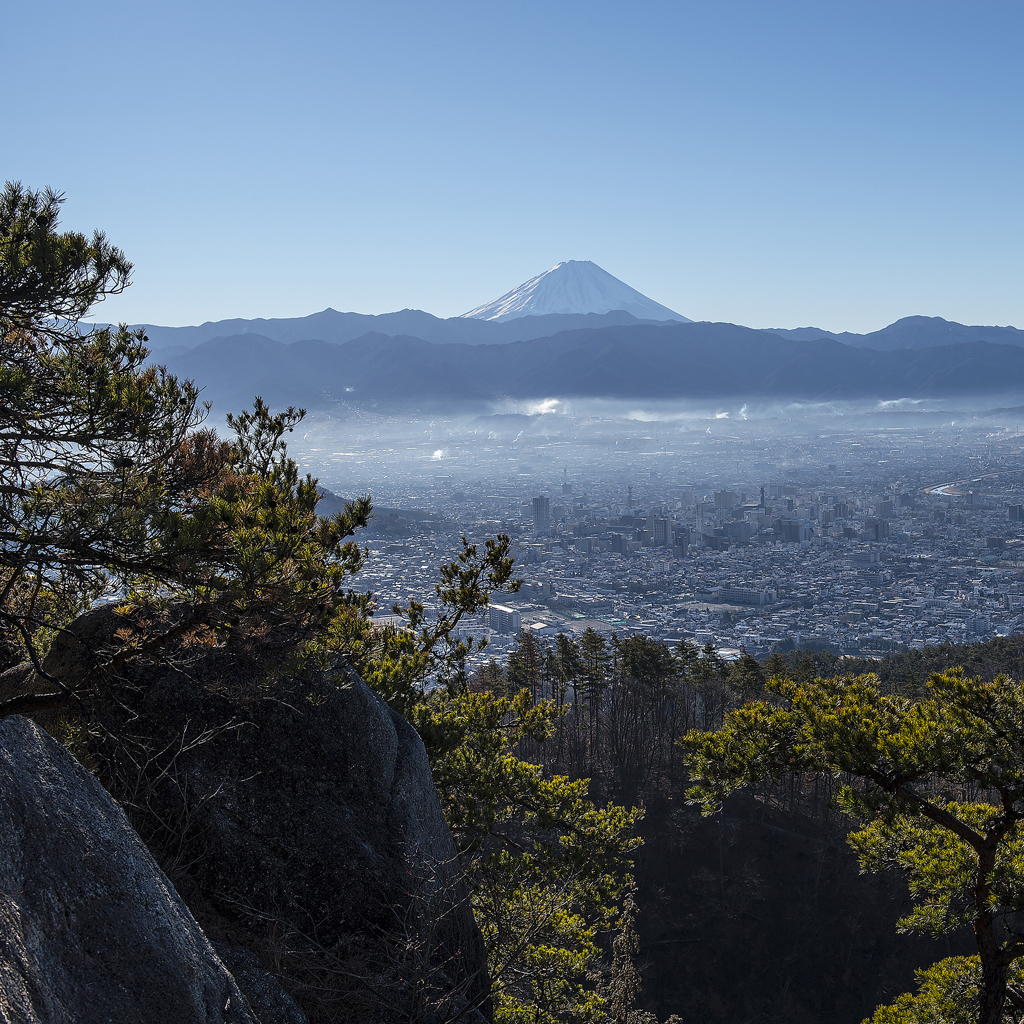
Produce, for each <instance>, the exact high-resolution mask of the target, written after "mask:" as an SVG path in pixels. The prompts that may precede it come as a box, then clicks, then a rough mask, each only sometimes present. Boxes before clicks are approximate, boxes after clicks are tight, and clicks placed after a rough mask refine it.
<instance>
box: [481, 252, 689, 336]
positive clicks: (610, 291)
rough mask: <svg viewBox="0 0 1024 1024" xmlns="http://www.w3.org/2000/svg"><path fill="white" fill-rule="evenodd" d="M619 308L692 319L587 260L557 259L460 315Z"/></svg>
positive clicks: (506, 316) (501, 316) (643, 315)
mask: <svg viewBox="0 0 1024 1024" xmlns="http://www.w3.org/2000/svg"><path fill="white" fill-rule="evenodd" d="M620 309H621V310H624V311H625V312H627V313H630V314H632V315H633V316H635V317H637V318H638V319H640V320H676V321H678V322H680V323H684V324H690V323H693V321H692V320H690V319H689V318H687V317H685V316H680V315H679V314H678V313H675V312H673V311H672V310H671V309H669V308H668V307H667V306H663V305H661V304H660V303H658V302H655V301H654V300H653V299H649V298H648V297H647V296H646V295H643V294H641V293H640V292H638V291H637V290H636V289H635V288H630V286H629V285H628V284H626V283H625V282H623V281H620V280H619V279H618V278H617V277H612V275H611V274H609V273H608V271H607V270H602V269H601V268H600V267H599V266H598V265H597V264H596V263H591V262H590V260H567V261H566V262H564V263H559V264H558V265H557V266H554V267H552V268H551V269H550V270H545V271H544V273H543V274H538V275H537V276H536V277H534V278H531V279H530V280H529V281H526V282H524V283H523V284H521V285H520V286H519V287H518V288H513V289H512V291H510V292H506V293H505V294H504V295H502V296H500V297H498V298H497V299H494V300H493V301H492V302H488V303H487V304H486V305H483V306H477V308H476V309H471V310H470V311H469V312H468V313H463V314H462V317H463V318H464V319H465V318H469V319H473V320H499V321H501V320H512V319H515V318H516V317H521V316H547V315H549V314H552V313H559V314H564V313H610V312H612V311H613V310H620Z"/></svg>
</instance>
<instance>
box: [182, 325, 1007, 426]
mask: <svg viewBox="0 0 1024 1024" xmlns="http://www.w3.org/2000/svg"><path fill="white" fill-rule="evenodd" d="M166 362H167V363H168V365H169V367H170V368H171V369H172V370H174V371H175V372H177V373H179V374H182V375H184V376H187V377H190V378H192V379H194V380H196V381H197V382H199V383H200V384H201V385H203V386H204V387H205V389H206V391H205V397H209V398H211V399H213V400H214V402H215V403H216V405H217V406H218V408H224V409H227V408H237V407H241V406H244V405H248V404H249V403H250V402H251V401H252V397H253V395H255V394H259V395H262V396H263V398H264V399H265V400H266V401H268V402H269V403H270V404H271V405H274V406H281V405H288V404H294V405H303V406H305V407H306V408H308V409H311V410H313V409H323V410H329V409H332V408H337V407H339V406H340V405H363V404H370V405H377V406H378V407H383V408H393V409H404V408H419V409H426V408H447V409H453V408H455V407H456V406H459V405H464V406H467V407H468V406H472V407H481V406H483V405H486V404H488V403H491V402H494V401H495V400H497V399H502V398H505V399H507V398H514V399H519V400H524V401H525V400H530V399H541V398H550V397H561V398H597V397H601V398H623V399H651V400H670V399H731V398H735V399H743V400H746V401H751V400H754V401H758V400H765V401H769V400H775V399H803V400H813V401H829V400H846V401H857V400H869V401H877V400H892V399H899V398H914V399H917V398H946V397H966V396H980V395H986V394H990V395H992V394H1006V393H1011V392H1024V348H1022V347H1020V346H1017V345H1001V344H993V343H991V342H986V341H970V342H966V343H962V344H954V345H943V346H933V347H930V348H921V349H915V348H897V349H893V350H892V351H888V352H884V351H879V350H877V349H872V348H866V347H857V346H853V345H849V344H844V343H842V342H838V341H835V340H833V339H831V338H818V339H816V340H807V341H800V340H791V339H788V338H783V337H780V336H778V335H777V334H772V333H768V332H765V331H761V330H753V329H750V328H746V327H738V326H736V325H734V324H713V323H689V324H684V323H675V324H660V325H652V324H641V323H633V324H620V325H611V326H605V327H600V328H596V329H593V328H592V329H581V330H572V331H563V332H560V333H558V334H555V335H552V336H551V337H547V338H535V339H530V340H526V341H515V342H510V343H508V344H504V345H467V344H444V343H434V342H429V341H426V340H424V339H422V338H416V337H410V336H401V335H400V336H387V335H383V334H379V333H368V334H365V335H363V336H362V337H359V338H356V339H353V340H351V341H347V342H344V343H341V344H338V343H331V342H328V341H324V340H306V341H297V342H293V343H291V344H286V343H282V342H280V341H277V340H275V339H272V338H268V337H265V336H262V335H254V334H241V335H234V336H231V337H226V338H216V339H212V340H211V341H208V342H205V343H203V344H202V345H200V346H197V347H196V348H194V349H192V350H191V351H188V352H185V353H182V354H179V355H176V356H174V357H172V358H169V359H167V360H166Z"/></svg>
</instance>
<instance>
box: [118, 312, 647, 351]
mask: <svg viewBox="0 0 1024 1024" xmlns="http://www.w3.org/2000/svg"><path fill="white" fill-rule="evenodd" d="M660 322H661V321H651V320H641V319H638V318H637V317H635V316H633V315H632V314H631V313H627V312H625V311H624V310H613V311H611V312H608V313H555V314H549V315H546V316H522V317H517V318H515V319H513V320H508V321H505V322H500V323H499V322H498V321H494V320H476V319H466V318H465V317H452V318H450V319H442V318H441V317H436V316H433V315H432V314H431V313H425V312H424V311H423V310H421V309H403V310H399V311H398V312H396V313H380V314H370V313H339V312H338V311H337V310H336V309H330V308H327V309H325V310H322V311H321V312H319V313H312V314H310V315H309V316H301V317H290V318H275V319H272V320H264V319H254V320H243V319H234V320H216V321H207V322H206V323H205V324H200V325H198V326H196V327H160V326H158V325H156V324H135V325H133V326H135V327H141V328H142V329H143V330H145V332H146V336H147V337H148V338H149V345H150V348H151V349H152V350H153V352H154V353H155V354H156V355H157V356H160V355H162V354H163V353H172V352H184V351H187V350H188V349H192V348H195V347H196V346H197V345H202V344H203V343H204V342H207V341H211V340H212V339H213V338H225V337H231V336H233V335H236V334H259V335H262V336H263V337H265V338H272V339H273V340H274V341H280V342H283V343H284V344H290V343H292V342H295V341H311V340H315V341H327V342H332V343H334V344H342V343H344V342H346V341H352V340H353V339H355V338H359V337H361V336H362V335H364V334H368V333H373V334H382V335H386V336H388V337H401V336H412V337H416V338H422V339H423V340H424V341H431V342H441V343H449V344H461V345H505V344H508V343H509V342H513V341H529V340H531V339H533V338H546V337H550V336H551V335H552V334H557V333H558V332H560V331H566V330H574V329H578V328H584V327H606V326H610V325H613V324H643V323H660Z"/></svg>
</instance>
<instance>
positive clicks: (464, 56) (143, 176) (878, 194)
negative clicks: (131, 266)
mask: <svg viewBox="0 0 1024 1024" xmlns="http://www.w3.org/2000/svg"><path fill="white" fill-rule="evenodd" d="M1022 43H1024V5H1022V4H1020V3H1019V2H1005V3H986V2H984V0H981V2H978V0H975V2H972V3H966V2H964V3H943V2H936V0H930V2H901V0H885V2H865V0H858V2H856V3H845V2H831V0H828V2H821V0H815V2H809V3H779V2H773V0H757V2H731V0H715V2H710V0H703V2H701V3H691V2H679V0H677V2H674V3H660V2H659V3H645V2H642V0H640V2H632V3H609V2H601V0H587V2H577V0H548V2H545V3H522V2H506V3H501V4H497V3H486V2H480V0H476V2H471V3H461V2H458V3H456V2H443V0H442V2H433V3H429V4H426V3H392V2H387V0H384V2H381V0H375V2H374V3H366V2H363V3H359V4H353V3H346V2H331V3H320V2H303V0H293V2H291V3H289V4H284V3H277V4H270V3H261V2H259V0H247V2H245V3H241V2H223V0H206V2H204V3H193V2H191V0H177V2H175V3H174V4H170V3H138V2H135V3H121V2H116V3H114V2H105V0H92V2H90V3H88V4H83V3H81V2H75V3H71V2H65V0H61V2H47V0H34V2H33V3H31V4H28V3H21V4H17V5H12V7H11V8H10V9H9V10H8V11H7V12H6V14H5V22H4V28H3V50H4V61H3V63H2V64H0V81H2V86H3V92H4V97H5V113H4V121H5V125H4V127H5V131H4V144H3V157H4V158H3V173H4V177H6V178H10V179H20V180H22V181H23V182H25V183H26V184H28V185H31V186H34V187H38V186H42V185H52V186H54V187H55V188H58V189H61V190H63V191H64V192H66V193H67V197H68V201H67V204H66V206H65V213H64V224H65V226H68V227H76V228H81V229H92V228H93V227H101V228H103V229H105V230H106V231H107V233H108V235H109V236H110V237H111V239H112V240H113V241H114V242H115V243H117V244H118V245H120V246H121V247H122V248H123V249H125V251H126V252H127V254H128V256H129V258H130V259H132V260H133V261H134V262H135V265H136V271H135V279H134V280H135V283H134V284H133V286H132V288H131V289H130V290H129V291H128V292H127V293H126V294H125V295H124V296H122V297H120V298H117V299H114V300H110V301H109V302H108V303H107V304H106V306H105V307H104V308H102V309H101V310H98V311H97V312H99V313H101V315H102V317H103V318H104V319H123V320H129V321H132V322H140V321H145V322H151V323H161V324H186V323H199V322H202V321H204V320H211V319H220V318H223V317H230V316H245V317H250V316H297V315H302V314H305V313H310V312H313V311H314V310H318V309H323V308H324V307H326V306H333V307H334V308H336V309H342V310H356V311H359V312H367V313H380V312H386V311H388V310H392V309H398V308H402V307H405V306H411V307H418V308H421V309H426V310H429V311H430V312H433V313H436V314H438V315H441V316H450V315H455V314H458V313H462V312H464V311H466V310H467V309H470V308H472V307H474V306H476V305H479V304H480V303H482V302H485V301H487V300H489V299H491V298H494V297H495V296H496V295H498V294H500V293H502V292H504V291H507V290H508V289H509V288H512V287H514V286H515V285H517V284H519V283H520V282H521V281H524V280H526V279H527V278H529V277H532V276H534V275H535V274H537V273H539V272H541V271H542V270H545V269H547V268H548V267H550V266H551V265H553V264H554V263H557V262H559V261H561V260H564V259H590V260H593V261H595V262H596V263H598V264H600V265H601V266H602V267H604V268H605V269H606V270H608V271H609V272H611V273H612V274H615V275H616V276H617V277H620V278H622V279H623V280H624V281H626V282H627V283H628V284H631V285H632V286H633V287H635V288H638V289H639V290H640V291H642V292H645V293H646V294H648V295H650V296H651V297H652V298H653V299H655V300H657V301H658V302H661V303H664V304H665V305H667V306H670V307H672V308H674V309H676V310H677V311H679V312H680V313H683V314H685V315H687V316H690V317H692V318H694V319H702V320H704V319H706V320H726V321H732V322H734V323H743V324H749V325H751V326H756V327H759V326H784V327H795V326H804V325H811V324H813V325H815V326H820V327H825V328H828V329H831V330H856V331H867V330H875V329H877V328H879V327H882V326H884V325H885V324H886V323H889V322H891V321H893V320H895V319H897V318H898V317H901V316H906V315H910V314H915V313H921V314H926V315H933V316H944V317H946V318H948V319H952V320H958V321H960V322H963V323H985V324H991V323H998V324H1008V323H1009V324H1014V325H1016V326H1020V327H1024V289H1022V288H1021V287H1020V279H1021V273H1022V270H1024V197H1022V195H1024V190H1022V178H1024V174H1022V171H1024V160H1022V156H1024V132H1022V127H1024V125H1022V103H1024V89H1022V86H1024V61H1022V59H1021V53H1022Z"/></svg>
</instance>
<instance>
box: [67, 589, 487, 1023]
mask: <svg viewBox="0 0 1024 1024" xmlns="http://www.w3.org/2000/svg"><path fill="white" fill-rule="evenodd" d="M105 616H109V612H107V611H105V610H104V609H98V610H96V611H94V612H90V613H89V614H88V615H86V616H83V617H82V619H81V620H79V622H78V623H76V624H74V625H73V627H72V633H79V634H80V635H81V636H83V638H92V637H97V636H99V637H102V636H104V635H106V633H107V632H108V626H107V625H106V624H105V622H104V617H105ZM89 642H90V640H87V641H86V643H85V644H80V643H78V642H77V641H76V640H75V639H74V636H73V635H70V636H69V635H65V636H64V637H62V638H61V639H60V640H58V642H57V643H55V645H54V648H53V650H52V652H51V655H50V658H49V659H48V661H47V669H48V671H49V670H51V669H50V665H51V664H53V665H54V667H56V666H57V665H60V667H61V669H62V671H63V676H64V678H68V679H69V681H70V680H71V677H73V672H74V664H75V661H76V657H77V656H78V655H79V654H80V653H81V654H82V655H83V656H84V654H85V651H84V650H83V648H87V647H88V646H89ZM76 648H77V650H76ZM232 671H233V662H232V660H231V659H230V658H229V657H226V656H225V655H224V654H223V653H222V652H213V653H211V654H209V655H207V656H206V657H204V658H203V659H202V660H200V661H199V662H198V663H193V664H191V665H190V666H189V668H188V670H187V672H184V671H177V670H175V669H173V668H171V667H167V666H152V665H148V666H141V667H138V668H134V669H133V668H131V667H129V668H127V669H126V670H125V671H124V672H123V673H122V677H121V678H120V679H118V680H115V681H109V682H107V683H104V684H103V687H104V688H105V689H107V691H108V692H106V693H100V694H99V698H98V699H99V700H100V702H101V704H102V706H103V707H104V708H105V712H104V713H105V714H108V715H115V714H116V709H117V708H121V709H123V712H124V717H123V718H122V719H120V720H118V719H116V717H115V718H113V719H112V720H113V721H114V723H115V725H116V726H117V727H118V728H119V729H120V731H121V735H122V737H127V738H128V739H129V740H130V742H131V743H132V744H134V748H133V749H134V751H135V754H134V756H135V759H136V762H135V763H136V764H137V763H139V762H140V761H141V760H143V759H144V758H145V757H151V761H150V763H148V764H147V765H146V766H145V768H144V771H143V773H142V776H141V785H140V777H139V776H138V775H137V774H133V772H134V771H135V769H134V767H133V768H132V770H131V771H129V772H127V773H126V772H123V771H121V770H120V769H119V765H118V762H117V757H118V755H117V752H116V750H114V749H107V750H99V751H97V757H98V759H99V761H100V763H101V764H102V765H104V774H103V778H104V783H105V784H106V785H108V787H109V788H110V789H111V791H112V792H113V793H114V794H115V796H117V797H118V799H120V800H122V802H124V803H125V805H126V807H127V808H128V810H129V816H130V818H131V821H132V823H133V825H135V826H136V828H138V829H139V831H140V833H141V834H142V835H143V838H144V839H145V840H146V842H147V843H148V844H149V845H150V847H151V848H152V849H153V850H154V851H155V852H156V853H157V855H158V858H159V859H160V861H161V863H163V864H165V865H166V866H167V869H168V871H169V872H170V873H171V875H172V877H173V878H174V879H175V880H176V881H177V882H179V887H180V891H181V892H182V894H183V895H184V897H185V898H186V899H187V900H188V901H189V905H190V906H191V907H192V909H193V911H194V912H195V914H196V916H197V918H198V919H199V920H200V921H201V923H202V925H203V927H204V928H205V929H206V930H207V934H208V935H209V936H210V937H211V938H212V939H214V940H215V941H223V942H224V943H226V944H227V945H229V946H238V945H244V946H245V947H247V948H248V949H250V950H252V951H253V952H255V953H256V954H257V955H258V957H259V960H260V961H261V962H262V964H263V965H264V966H267V967H272V968H273V972H274V974H276V975H278V976H279V977H280V979H281V981H282V983H283V984H284V987H285V989H286V990H287V991H288V992H290V993H291V995H292V996H294V997H295V998H296V1000H297V1001H298V1003H299V1004H300V1005H301V1006H302V1008H303V1010H304V1011H305V1012H306V1014H307V1016H308V1017H309V1019H310V1021H311V1022H313V1024H317V1022H320V1021H323V1022H329V1021H335V1020H345V1021H359V1022H367V1024H369V1022H378V1021H379V1022H386V1021H392V1020H417V1021H420V1022H421V1024H430V1022H432V1021H434V1022H440V1021H443V1020H445V1019H450V1018H452V1017H454V1016H458V1019H459V1020H460V1022H462V1024H473V1022H474V1021H477V1022H479V1021H481V1020H482V1019H483V1017H482V1016H481V1014H480V1013H479V1012H478V1011H477V1010H476V1009H473V1008H472V1007H474V1006H479V1007H481V1008H482V1009H483V1014H484V1015H485V1016H486V1015H489V1002H488V996H487V993H488V991H489V981H488V976H487V969H486V956H485V953H484V949H483V942H482V939H481V936H480V933H479V930H478V929H477V927H476V925H475V923H474V921H473V916H472V911H471V909H470V907H469V905H468V901H467V899H466V893H465V891H464V890H463V888H462V885H461V881H460V875H459V871H458V866H457V864H456V855H455V849H454V845H453V843H452V839H451V835H450V833H449V831H448V827H447V824H446V823H445V821H444V818H443V816H442V814H441V808H440V804H439V802H438V799H437V792H436V790H435V789H434V784H433V780H432V778H431V774H430V768H429V764H428V762H427V757H426V752H425V750H424V748H423V744H422V742H421V740H420V738H419V736H418V735H417V734H416V732H415V730H414V729H413V728H412V727H411V726H410V725H409V724H408V723H407V722H406V721H405V720H404V719H403V718H402V717H401V716H400V715H397V714H395V713H393V712H392V711H391V710H390V709H389V708H388V707H387V705H386V704H384V703H383V702H382V701H381V700H380V699H379V698H378V697H377V696H376V695H375V694H374V693H373V692H372V691H371V690H370V689H369V688H368V687H367V686H366V685H365V684H364V683H363V682H362V681H361V680H360V679H359V678H358V677H356V676H354V675H349V676H348V677H347V678H346V677H345V676H344V675H342V677H341V678H340V679H339V678H337V677H334V678H328V677H325V676H321V675H310V676H308V677H305V678H301V679H283V680H281V681H279V682H277V683H275V684H273V685H272V686H270V687H269V688H264V689H259V688H258V687H257V688H255V689H254V688H253V686H252V685H251V681H247V682H245V683H244V685H242V686H240V687H238V688H239V689H242V690H244V691H245V694H246V696H245V697H244V698H243V699H239V697H238V695H237V693H236V694H235V695H234V696H232V695H231V692H230V691H231V690H232ZM111 709H115V710H114V711H112V710H111ZM182 737H185V741H184V743H183V742H182ZM199 737H202V740H201V742H198V743H195V744H194V745H191V746H190V745H189V744H190V743H191V742H192V741H193V740H195V739H196V738H199ZM179 868H180V871H181V872H184V873H185V874H186V875H187V879H181V878H179V871H178V869H179ZM196 893H198V896H199V898H198V899H196V898H194V895H195V894H196ZM284 1019H287V1018H284Z"/></svg>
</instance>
